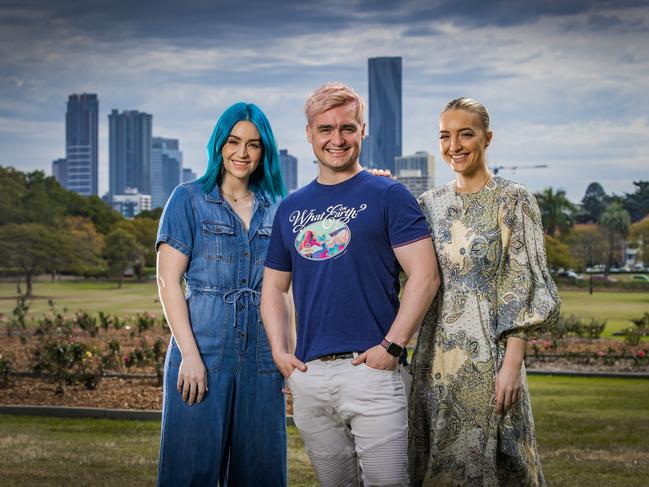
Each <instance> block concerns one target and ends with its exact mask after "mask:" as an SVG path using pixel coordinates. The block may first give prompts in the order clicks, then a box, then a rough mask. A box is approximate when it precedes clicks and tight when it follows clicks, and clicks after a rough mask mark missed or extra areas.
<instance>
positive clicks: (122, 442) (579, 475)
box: [0, 376, 649, 487]
mask: <svg viewBox="0 0 649 487" xmlns="http://www.w3.org/2000/svg"><path fill="white" fill-rule="evenodd" d="M529 382H530V391H531V394H532V403H533V408H534V415H535V419H536V431H537V441H538V445H539V450H540V454H541V459H542V464H543V470H544V472H545V476H546V479H547V481H548V485H552V486H557V487H573V486H574V487H581V486H583V485H596V486H598V487H609V486H610V487H613V486H615V487H617V486H620V485H639V484H640V483H641V482H642V481H641V479H643V478H644V479H646V478H648V476H649V408H647V406H646V405H647V403H649V381H648V380H645V379H609V378H606V379H603V378H575V377H552V376H532V377H530V378H529ZM159 427H160V425H159V423H158V422H157V421H116V420H93V419H54V418H38V417H19V416H0V458H2V459H3V461H2V462H1V463H0V478H1V479H3V481H4V482H3V485H7V486H37V485H39V486H40V485H93V486H111V485H115V486H118V485H119V486H121V485H152V484H153V481H154V478H155V473H156V461H157V454H158V440H159ZM288 442H289V483H290V485H291V486H309V485H317V483H316V481H315V477H314V474H313V470H312V468H311V466H310V464H309V461H308V458H307V456H306V454H305V453H304V449H303V447H302V442H301V440H300V437H299V434H298V433H297V431H296V429H295V428H294V427H289V440H288ZM260 485H263V484H260Z"/></svg>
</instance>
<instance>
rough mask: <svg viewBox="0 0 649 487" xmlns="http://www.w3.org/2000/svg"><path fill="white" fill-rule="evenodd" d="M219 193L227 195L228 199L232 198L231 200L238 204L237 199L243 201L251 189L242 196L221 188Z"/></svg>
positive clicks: (250, 192)
mask: <svg viewBox="0 0 649 487" xmlns="http://www.w3.org/2000/svg"><path fill="white" fill-rule="evenodd" d="M221 193H223V196H227V197H228V198H229V199H231V200H232V202H233V203H234V204H235V205H237V204H239V201H243V200H245V199H246V198H248V196H250V195H251V194H252V191H250V190H248V192H247V193H246V194H244V195H243V196H234V195H232V194H228V193H226V192H225V191H223V189H221Z"/></svg>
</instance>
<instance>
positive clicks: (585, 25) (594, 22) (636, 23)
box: [560, 14, 649, 33]
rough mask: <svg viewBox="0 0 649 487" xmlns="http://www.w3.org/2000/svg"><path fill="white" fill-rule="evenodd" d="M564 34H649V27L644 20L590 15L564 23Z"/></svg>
mask: <svg viewBox="0 0 649 487" xmlns="http://www.w3.org/2000/svg"><path fill="white" fill-rule="evenodd" d="M560 29H561V31H562V32H606V31H609V32H618V33H630V32H649V26H648V25H646V24H645V23H644V21H643V20H642V19H628V20H627V19H621V18H619V17H617V16H615V15H601V14H593V15H589V16H588V17H587V18H585V19H570V20H566V21H564V22H563V23H562V24H561V26H560Z"/></svg>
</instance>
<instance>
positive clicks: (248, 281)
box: [156, 182, 287, 487]
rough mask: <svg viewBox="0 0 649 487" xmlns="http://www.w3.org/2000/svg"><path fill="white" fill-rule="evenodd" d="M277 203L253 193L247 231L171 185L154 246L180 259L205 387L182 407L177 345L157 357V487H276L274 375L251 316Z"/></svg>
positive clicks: (280, 464) (279, 415)
mask: <svg viewBox="0 0 649 487" xmlns="http://www.w3.org/2000/svg"><path fill="white" fill-rule="evenodd" d="M276 208H277V204H271V202H270V201H269V200H268V198H267V197H266V196H265V195H263V194H261V193H256V194H255V202H254V207H253V214H252V219H251V222H250V228H249V230H248V231H247V232H246V230H245V228H244V226H243V224H242V222H241V220H240V219H239V217H238V216H237V215H236V214H235V213H234V211H233V210H232V208H231V207H230V206H229V204H228V203H227V202H226V201H225V200H223V198H222V197H221V195H220V193H219V188H218V186H215V188H214V189H213V190H212V192H210V193H209V194H206V193H205V192H204V191H203V189H202V187H201V185H200V184H198V183H196V182H189V183H184V184H181V185H180V186H178V187H177V188H176V189H175V190H174V192H173V194H172V195H171V197H170V198H169V201H168V202H167V205H166V206H165V209H164V212H163V213H162V217H161V219H160V227H159V229H158V237H157V240H156V247H157V246H158V245H159V244H161V243H166V244H168V245H170V246H172V247H173V248H175V249H176V250H179V251H180V252H182V253H183V254H185V255H186V256H187V257H189V264H188V267H187V271H186V273H185V284H186V299H187V305H188V308H189V316H190V322H191V327H192V331H193V333H194V338H195V339H196V344H197V345H198V349H199V351H200V353H201V357H202V359H203V363H204V364H205V368H206V369H207V381H208V389H209V391H208V392H207V393H206V395H205V398H204V399H203V401H202V402H200V403H195V404H193V405H192V406H189V405H187V403H186V402H184V401H183V400H182V397H181V395H180V393H179V392H178V391H177V389H176V383H177V379H178V368H179V366H180V362H181V360H182V356H181V353H180V349H179V348H178V345H177V344H176V341H175V339H174V338H173V337H172V338H171V342H170V345H169V348H168V350H167V356H166V361H165V372H164V374H165V378H164V398H163V405H162V433H161V440H160V461H159V464H158V486H169V487H171V486H173V487H181V486H189V485H193V486H216V485H217V483H219V484H220V485H221V486H226V485H231V486H236V487H240V486H252V485H255V486H257V485H264V486H285V485H287V466H286V419H285V407H284V396H283V394H282V386H283V379H282V375H281V374H280V372H279V370H278V369H277V367H276V366H275V364H274V363H273V358H272V355H271V352H270V347H269V344H268V338H267V337H266V332H265V331H264V327H263V325H262V322H261V319H260V317H259V299H260V291H261V282H262V276H263V269H264V259H265V258H266V250H267V248H268V243H269V241H270V232H271V227H272V222H273V217H274V215H275V210H276Z"/></svg>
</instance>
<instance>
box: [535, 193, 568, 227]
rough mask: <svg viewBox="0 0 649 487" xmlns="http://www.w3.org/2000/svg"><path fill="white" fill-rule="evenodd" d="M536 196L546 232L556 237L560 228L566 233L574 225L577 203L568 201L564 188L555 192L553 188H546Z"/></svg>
mask: <svg viewBox="0 0 649 487" xmlns="http://www.w3.org/2000/svg"><path fill="white" fill-rule="evenodd" d="M535 196H536V200H537V201H538V203H539V207H540V209H541V219H542V220H543V228H545V231H546V233H547V234H548V235H550V236H552V237H554V236H555V234H556V233H557V230H558V231H559V232H560V233H561V234H564V235H565V233H566V232H567V231H568V229H569V228H570V227H571V226H572V223H573V221H574V216H575V211H576V209H575V205H573V204H572V203H571V202H570V201H568V198H567V197H566V192H565V191H564V190H562V189H559V190H557V191H556V192H555V191H554V190H553V189H552V188H545V189H544V190H543V191H542V192H540V193H536V195H535Z"/></svg>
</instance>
